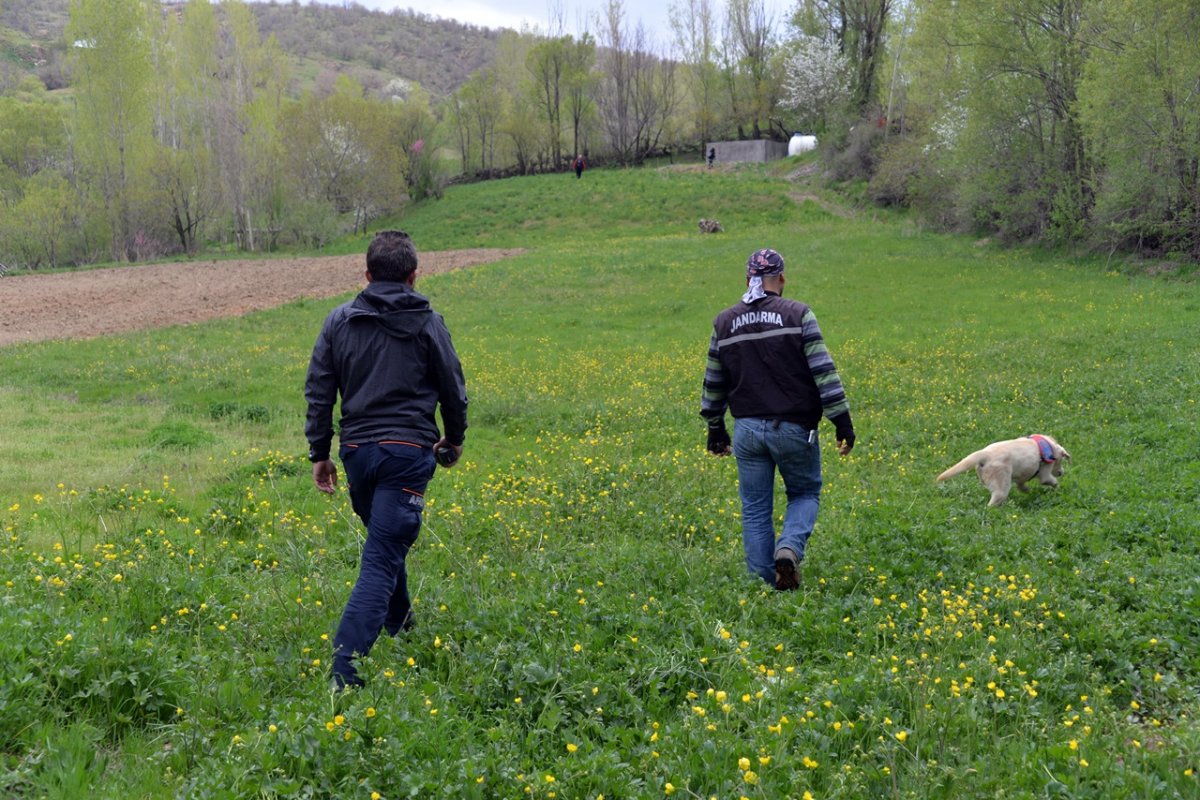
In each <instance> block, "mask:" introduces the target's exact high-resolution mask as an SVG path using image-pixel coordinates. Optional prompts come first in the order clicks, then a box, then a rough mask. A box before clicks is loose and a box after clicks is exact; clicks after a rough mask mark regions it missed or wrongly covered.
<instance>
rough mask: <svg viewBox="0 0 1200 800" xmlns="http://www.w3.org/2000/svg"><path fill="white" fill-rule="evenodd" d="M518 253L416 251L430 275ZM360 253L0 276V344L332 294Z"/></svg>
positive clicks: (357, 270) (360, 265) (353, 278)
mask: <svg viewBox="0 0 1200 800" xmlns="http://www.w3.org/2000/svg"><path fill="white" fill-rule="evenodd" d="M520 252H522V251H521V250H494V249H490V250H445V251H440V252H430V253H421V254H420V259H421V262H420V263H421V266H420V272H421V274H423V275H432V274H436V273H439V272H449V271H450V270H454V269H459V268H461V267H469V266H475V265H477V264H487V263H489V262H492V261H498V260H499V259H502V258H507V257H508V256H511V255H515V254H517V253H520ZM364 269H365V262H364V258H363V256H362V255H361V254H358V255H350V256H328V257H324V258H296V259H270V260H261V259H260V260H241V261H197V262H192V263H178V264H147V265H143V266H129V267H113V268H110V269H95V270H85V271H81V272H60V273H54V274H52V275H13V276H8V277H2V278H0V347H2V346H4V345H7V344H14V343H16V342H36V341H43V340H46V339H79V338H88V337H92V336H100V335H102V334H107V333H123V332H125V331H133V330H142V329H144V328H159V327H164V326H167V325H179V324H186V323H191V322H201V321H203V320H207V319H214V318H216V317H229V316H236V315H239V314H245V313H246V312H248V311H259V310H262V309H266V308H272V307H274V306H278V305H282V304H283V303H286V302H288V301H291V300H296V299H297V298H300V297H332V296H334V295H339V294H344V293H346V292H352V291H355V290H357V289H361V288H362V287H363V285H364V281H363V270H364Z"/></svg>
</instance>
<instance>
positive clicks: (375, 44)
mask: <svg viewBox="0 0 1200 800" xmlns="http://www.w3.org/2000/svg"><path fill="white" fill-rule="evenodd" d="M184 5H186V4H185V3H163V6H164V8H169V9H182V8H183V6H184ZM69 7H70V2H69V0H3V2H2V3H0V91H2V90H3V89H4V88H5V87H7V86H10V85H14V84H15V83H17V82H19V80H20V79H21V78H22V77H24V76H25V75H36V76H37V77H38V78H40V79H41V80H42V82H43V83H45V84H46V85H47V86H48V87H49V88H52V89H55V88H60V87H61V86H62V85H63V81H64V79H65V78H64V75H65V71H64V69H63V54H64V45H63V39H62V34H63V30H64V29H65V28H66V24H67V19H68V9H69ZM250 8H251V9H252V10H253V11H254V13H255V16H256V17H257V18H258V25H259V29H260V30H261V31H262V34H263V35H264V36H267V35H270V34H274V35H275V38H276V39H277V40H278V41H279V44H280V46H281V47H282V48H283V50H284V52H286V53H287V54H288V55H289V56H291V58H292V59H293V62H294V65H295V69H294V74H293V79H294V80H293V88H294V89H295V90H296V91H297V92H299V91H300V90H302V89H306V88H311V87H314V86H316V87H320V86H322V85H326V84H328V85H332V83H333V78H335V77H336V76H337V75H338V74H342V73H349V74H351V75H353V76H354V77H355V78H357V79H358V80H359V82H361V83H362V84H363V85H364V86H365V87H367V89H369V90H372V91H375V92H379V93H382V94H392V93H402V92H403V87H404V86H405V85H406V84H408V83H412V82H415V83H417V84H420V85H421V86H422V87H423V88H424V89H425V90H426V91H427V92H429V93H430V94H432V95H434V96H435V97H440V96H444V95H447V94H449V93H450V92H452V91H454V90H455V89H456V88H458V86H460V85H461V84H462V83H463V82H464V81H466V79H467V76H469V75H470V74H471V73H472V72H474V71H475V70H477V69H479V68H480V67H483V66H485V65H487V64H489V63H491V62H492V60H493V59H494V57H495V54H496V45H497V42H498V40H499V37H500V34H499V32H498V31H494V30H488V29H486V28H478V27H475V26H471V25H463V24H461V23H458V22H451V21H446V20H439V19H434V18H432V17H428V16H425V15H423V14H417V13H414V12H411V11H395V12H391V13H385V12H381V11H370V10H368V9H365V8H362V7H361V6H357V5H352V6H350V7H342V6H323V5H301V4H300V3H299V2H295V1H293V2H291V3H276V2H274V1H273V0H272V2H269V3H251V4H250ZM397 79H399V80H397Z"/></svg>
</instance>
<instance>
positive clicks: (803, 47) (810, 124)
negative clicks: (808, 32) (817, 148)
mask: <svg viewBox="0 0 1200 800" xmlns="http://www.w3.org/2000/svg"><path fill="white" fill-rule="evenodd" d="M786 64H787V67H786V69H787V80H786V82H785V84H784V101H783V102H784V104H785V105H786V106H788V107H790V108H792V109H794V110H795V111H796V113H797V114H798V115H799V119H800V120H801V124H802V126H803V129H804V130H809V131H817V132H821V131H823V130H824V129H825V125H826V121H827V118H828V114H829V112H830V110H831V109H833V108H834V107H836V106H837V105H839V104H841V103H844V102H845V101H846V99H847V90H848V88H849V70H848V65H847V61H846V57H845V56H844V55H842V53H841V52H840V51H839V49H838V47H837V45H835V44H833V43H832V42H829V41H827V40H824V39H819V38H817V37H815V36H801V37H800V38H799V39H798V40H796V42H794V43H793V47H792V53H791V55H790V56H789V57H788V58H787V62H786Z"/></svg>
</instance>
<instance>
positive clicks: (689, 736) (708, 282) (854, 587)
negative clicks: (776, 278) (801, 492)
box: [0, 168, 1200, 799]
mask: <svg viewBox="0 0 1200 800" xmlns="http://www.w3.org/2000/svg"><path fill="white" fill-rule="evenodd" d="M793 191H794V186H793V185H792V184H789V183H787V182H786V181H785V180H782V179H773V178H770V177H768V175H767V172H766V171H765V170H763V169H761V168H747V169H745V170H740V171H729V172H724V171H712V172H709V171H707V170H702V169H700V170H692V171H689V170H687V169H663V170H659V171H649V170H642V171H635V170H604V169H601V170H594V171H589V173H588V174H587V175H586V176H585V178H584V180H582V181H575V180H574V178H573V177H571V178H566V177H564V176H541V177H535V178H522V179H519V180H512V181H498V182H492V183H485V184H477V185H472V186H455V187H451V188H450V189H449V190H448V192H447V194H446V198H445V200H444V201H443V202H441V203H436V204H422V205H420V206H418V207H417V208H416V209H415V210H414V211H413V212H412V213H411V214H408V215H406V217H405V218H404V219H403V220H402V221H401V224H402V225H403V227H404V228H405V229H406V230H408V231H409V232H410V233H411V234H412V235H413V237H414V239H415V240H416V241H417V243H418V245H419V246H420V247H421V248H422V249H424V250H432V249H441V248H444V247H450V246H455V245H458V246H465V245H489V244H491V245H500V244H503V245H513V244H519V245H520V246H523V247H526V248H528V250H527V252H525V253H524V254H521V255H518V256H515V257H513V258H511V259H509V260H507V261H504V262H499V263H495V264H492V265H490V266H487V267H479V268H474V269H470V270H462V271H459V272H455V273H452V274H449V275H439V276H428V277H423V278H421V281H420V284H419V287H420V289H421V290H422V291H423V292H425V293H427V294H428V295H430V296H431V297H432V299H433V301H434V304H435V306H436V307H437V308H438V310H439V311H440V312H441V313H442V314H443V315H444V316H445V317H446V319H447V322H448V324H449V326H450V328H451V330H452V331H453V333H454V339H455V343H456V346H457V347H458V349H459V351H460V354H461V355H462V357H463V361H464V367H465V369H466V373H467V378H468V383H469V389H470V394H471V398H472V405H471V409H472V417H471V420H472V426H471V429H470V431H469V433H468V440H467V450H466V453H465V455H464V460H463V461H462V462H461V463H460V464H459V466H457V467H456V468H455V469H453V470H450V471H445V472H439V473H438V475H437V476H435V479H434V481H433V483H432V484H431V487H430V491H429V501H430V502H429V505H428V507H427V510H426V521H425V526H424V529H423V531H422V535H421V539H420V540H419V542H418V544H417V546H416V548H415V549H414V551H413V552H412V554H411V557H410V559H409V569H410V575H411V586H412V587H413V591H414V594H415V596H416V614H417V628H416V630H415V631H414V632H412V633H409V634H407V635H405V636H402V637H399V638H397V639H390V638H387V637H384V638H383V640H382V641H380V642H379V644H378V645H377V646H376V648H375V650H374V651H373V654H372V657H371V659H369V660H368V661H367V662H366V663H365V664H364V672H365V673H366V675H367V676H368V678H369V684H368V686H367V688H366V689H365V690H364V691H361V692H358V693H355V694H350V695H346V696H332V695H330V693H329V691H328V688H327V669H328V658H329V647H330V645H329V636H330V634H331V632H332V630H333V628H334V626H335V625H336V621H337V618H338V613H339V610H340V608H341V607H342V604H343V603H344V602H345V599H346V594H347V591H348V587H347V582H349V581H352V580H353V578H354V575H355V571H356V569H357V562H358V557H359V552H360V543H361V537H362V529H361V526H360V525H359V523H358V521H357V519H356V518H355V517H354V515H353V513H352V512H351V510H350V507H349V501H348V497H347V495H346V493H345V491H344V488H343V489H341V490H339V492H338V494H337V495H335V496H334V497H332V498H328V497H326V496H324V495H320V494H319V493H317V492H316V491H315V490H314V489H313V488H312V486H311V482H310V479H309V477H308V474H309V467H308V464H307V461H306V459H305V458H304V456H303V449H304V448H303V442H302V433H301V432H302V428H303V413H304V408H303V399H302V397H301V391H300V389H301V386H302V381H303V374H304V367H305V364H306V363H307V357H308V353H309V349H310V348H311V344H312V337H313V336H314V335H315V331H316V330H317V328H318V326H319V325H320V323H321V320H322V319H323V317H324V315H325V314H326V313H327V311H328V309H329V307H330V306H331V305H332V304H333V303H335V302H337V300H336V299H329V300H323V301H315V300H303V301H299V302H297V303H294V304H291V305H289V306H286V307H283V308H279V309H275V310H272V311H267V312H261V313H256V314H251V315H247V316H245V317H241V318H236V319H228V320H221V321H215V322H211V323H206V324H204V325H197V326H189V327H186V328H174V329H167V330H160V331H150V332H143V333H137V334H131V335H128V336H122V337H105V338H100V339H95V340H88V341H80V342H55V343H44V344H34V345H22V346H15V347H7V348H4V349H3V350H0V440H2V441H4V442H5V448H6V459H5V461H4V464H3V469H4V473H3V475H4V480H3V481H0V486H2V487H3V488H2V489H0V492H2V493H3V494H2V496H0V529H2V530H3V533H4V539H3V541H2V542H0V598H2V599H3V602H0V626H2V627H3V629H4V630H5V631H9V632H11V635H9V636H5V637H3V639H2V640H0V742H2V743H3V752H4V756H3V759H2V761H0V786H3V787H4V790H5V793H6V794H10V795H13V796H17V797H20V796H42V795H45V796H84V795H86V796H97V797H110V796H119V795H129V796H137V797H143V796H145V797H170V796H185V797H195V798H206V797H214V798H215V797H253V796H277V797H312V796H324V797H370V796H371V794H372V793H373V792H378V793H379V794H380V796H382V797H384V798H393V797H403V796H434V795H440V796H454V797H480V798H483V797H518V796H533V797H548V795H549V793H551V792H554V793H555V794H556V795H557V796H558V797H589V798H593V797H596V796H597V795H599V794H601V793H602V794H604V795H605V796H606V797H660V796H665V794H666V793H667V792H673V793H674V795H673V796H691V795H696V796H701V797H709V796H712V795H716V796H719V797H737V796H740V795H745V796H747V797H754V796H762V797H803V796H804V793H805V792H806V791H807V792H811V793H813V795H814V796H816V797H819V798H847V799H849V798H861V797H877V796H878V797H883V796H889V797H890V796H901V797H904V796H920V797H928V798H962V797H998V796H1005V797H1010V796H1029V797H1040V796H1043V795H1051V794H1053V795H1061V796H1074V797H1115V798H1126V797H1127V798H1140V797H1179V798H1184V797H1189V796H1192V795H1194V794H1195V790H1196V780H1197V777H1196V775H1195V770H1196V769H1197V766H1198V764H1197V759H1198V758H1200V728H1198V727H1197V723H1196V720H1195V713H1194V711H1195V708H1196V704H1197V700H1198V698H1197V690H1196V687H1197V685H1200V680H1198V675H1200V659H1198V658H1197V653H1200V627H1198V626H1197V623H1196V620H1197V619H1200V583H1198V582H1197V579H1196V573H1197V559H1198V556H1200V552H1198V549H1197V541H1196V537H1195V536H1194V535H1192V533H1191V531H1192V528H1193V527H1194V523H1193V520H1192V517H1193V516H1194V513H1193V511H1192V507H1193V505H1194V502H1195V499H1196V498H1195V496H1194V495H1195V491H1194V490H1195V486H1196V484H1197V480H1198V479H1200V472H1198V471H1197V468H1196V466H1195V459H1194V452H1193V450H1194V436H1193V435H1192V430H1191V428H1190V427H1189V426H1190V422H1189V421H1190V420H1191V419H1192V417H1194V412H1195V408H1194V406H1195V398H1194V394H1195V393H1194V391H1192V388H1193V387H1194V386H1195V384H1196V382H1197V380H1200V374H1198V372H1197V370H1198V365H1197V363H1196V361H1195V359H1194V358H1191V357H1190V352H1191V344H1190V343H1191V342H1192V340H1193V338H1194V330H1195V328H1196V325H1197V324H1198V323H1200V305H1198V304H1197V302H1196V290H1195V286H1194V285H1192V284H1190V283H1185V282H1179V281H1174V282H1172V281H1163V280H1152V279H1149V278H1146V277H1137V278H1130V277H1127V276H1122V275H1120V274H1117V273H1115V272H1110V271H1107V270H1106V269H1105V267H1104V266H1103V265H1102V264H1100V263H1096V262H1093V261H1071V262H1065V261H1061V260H1058V259H1055V258H1052V257H1048V256H1045V255H1038V254H1033V253H1029V252H1025V251H1021V250H1015V249H1013V250H1005V251H997V250H993V249H990V248H982V247H979V246H977V245H976V244H975V243H973V242H969V241H965V240H962V239H957V238H953V237H947V236H940V235H931V234H927V233H922V232H920V231H918V230H915V229H914V228H913V226H911V225H910V224H909V223H907V222H905V221H899V222H897V221H895V220H893V219H892V218H890V217H888V216H876V217H860V218H855V217H851V216H847V217H842V216H834V215H832V214H829V213H827V212H825V211H823V210H821V209H820V208H818V207H817V206H816V205H815V204H814V203H812V202H803V203H801V204H797V203H795V202H794V201H792V200H791V199H789V194H790V193H791V192H793ZM701 216H706V217H716V218H718V219H720V220H721V221H722V223H723V224H724V226H725V229H726V232H725V233H723V234H717V235H703V234H700V233H698V232H697V231H696V229H695V220H696V219H698V218H699V217H701ZM360 244H361V243H360ZM763 245H770V246H773V247H776V248H777V249H779V250H780V251H781V252H782V253H783V254H784V256H785V258H786V259H787V263H788V277H789V280H788V285H787V292H788V294H789V295H791V296H796V297H799V298H801V299H803V300H805V301H807V302H809V303H810V304H811V305H812V306H813V308H814V309H815V310H816V312H817V314H818V315H819V317H820V319H821V323H822V328H823V330H824V332H825V336H826V339H827V341H828V343H829V346H830V349H831V352H832V353H833V355H834V357H835V359H836V360H837V363H838V367H839V371H840V372H841V374H842V377H843V379H844V380H845V382H846V385H847V390H848V392H849V396H850V400H851V403H852V404H853V407H854V414H855V421H856V425H857V427H858V430H859V443H858V445H857V446H856V448H855V451H854V453H853V454H852V455H851V456H850V457H848V458H844V459H843V458H838V457H837V456H836V455H834V454H833V453H832V452H831V451H828V452H827V453H826V458H825V464H824V466H825V478H826V486H825V492H824V494H823V498H822V511H821V519H820V523H819V526H818V528H817V531H816V533H815V535H814V537H813V539H812V542H811V545H810V551H809V553H808V559H807V561H806V563H805V565H804V569H803V581H804V583H803V586H802V588H801V589H800V590H799V591H798V592H795V593H789V594H779V593H774V592H771V591H768V590H767V589H765V588H764V587H763V585H762V584H761V583H759V582H758V581H756V580H754V579H752V578H750V577H748V576H747V575H746V574H745V568H744V566H743V563H742V553H741V546H740V542H739V525H738V511H739V505H738V499H737V489H736V471H735V465H734V464H733V462H732V460H730V459H716V458H712V457H710V456H708V455H707V454H706V453H705V452H704V449H703V426H702V424H701V422H700V420H699V419H698V417H697V415H696V412H697V406H698V398H699V384H700V380H701V377H702V373H703V357H704V348H705V346H706V343H707V337H708V332H709V330H710V327H709V326H710V323H711V319H712V317H713V315H714V314H715V313H716V312H717V311H718V310H719V309H720V308H722V307H724V306H726V305H728V304H730V303H732V302H733V301H734V300H735V299H736V298H737V297H738V296H739V294H740V292H741V290H742V287H743V285H744V281H743V275H744V272H743V264H744V260H745V257H746V255H748V254H749V253H750V252H751V251H753V250H754V249H756V248H757V247H760V246H763ZM359 249H361V248H359ZM1031 354H1033V355H1032V356H1031ZM1148 376H1150V377H1148ZM31 398H34V401H31ZM1035 430H1036V431H1044V432H1047V433H1051V434H1053V435H1055V436H1056V437H1057V438H1059V439H1060V440H1061V441H1062V442H1063V443H1064V444H1065V445H1066V446H1067V448H1068V449H1069V450H1070V451H1071V452H1072V454H1073V456H1074V461H1073V462H1072V464H1070V465H1069V466H1068V469H1067V472H1066V474H1065V475H1064V477H1063V480H1062V486H1061V487H1060V488H1059V489H1058V490H1056V491H1051V490H1047V489H1044V488H1041V487H1038V488H1035V489H1034V490H1033V491H1032V492H1030V493H1029V494H1019V493H1018V494H1015V495H1014V497H1013V498H1012V499H1011V500H1010V501H1009V504H1008V505H1007V506H1005V507H1003V508H1000V509H985V507H984V505H985V502H986V493H985V492H984V490H983V489H982V488H981V487H980V486H979V485H978V484H977V483H976V482H975V481H973V479H971V478H970V477H964V478H959V479H957V480H956V481H955V482H952V483H949V484H946V485H943V486H937V485H935V484H934V483H933V480H932V476H934V475H936V474H937V473H938V472H940V471H941V470H942V469H944V468H945V467H946V466H948V465H949V464H951V463H953V462H954V461H956V460H957V459H958V458H960V457H961V456H963V455H965V454H966V453H967V452H970V451H972V450H974V449H976V448H978V447H980V446H982V445H983V444H986V443H987V442H989V441H992V440H994V439H1000V438H1010V437H1013V436H1018V435H1021V434H1024V433H1028V432H1030V431H1035ZM146 432H152V433H150V434H147V433H146ZM828 433H829V432H828V430H827V429H825V430H823V431H822V436H823V438H826V437H827V436H828ZM152 443H157V444H158V445H159V446H158V447H152ZM1130 476H1137V479H1136V480H1131V478H1130ZM779 500H780V503H782V501H783V497H782V494H781V496H780V498H779ZM168 745H169V746H168ZM668 784H669V785H670V786H669V787H668Z"/></svg>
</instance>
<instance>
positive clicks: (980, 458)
mask: <svg viewBox="0 0 1200 800" xmlns="http://www.w3.org/2000/svg"><path fill="white" fill-rule="evenodd" d="M986 461H987V456H986V455H984V454H983V452H982V451H976V452H974V453H971V455H969V456H967V457H966V458H964V459H963V460H962V461H960V462H958V463H957V464H955V465H954V466H953V467H951V468H950V469H948V470H946V471H945V472H943V473H942V474H941V475H938V476H937V481H938V483H941V482H942V481H944V480H946V479H948V478H953V477H954V476H955V475H962V474H963V473H964V472H966V471H968V470H971V469H974V468H975V467H978V466H982V465H983V464H984V462H986Z"/></svg>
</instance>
